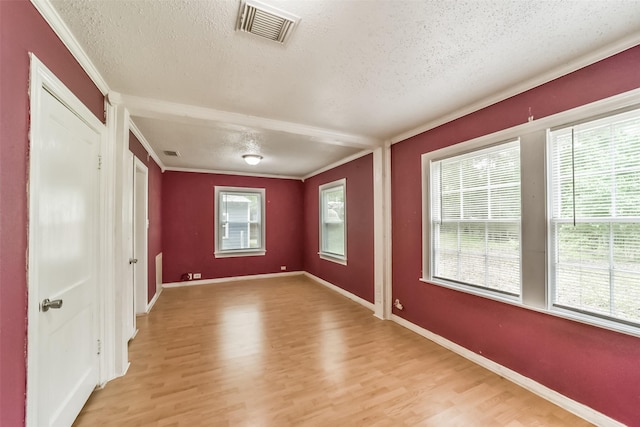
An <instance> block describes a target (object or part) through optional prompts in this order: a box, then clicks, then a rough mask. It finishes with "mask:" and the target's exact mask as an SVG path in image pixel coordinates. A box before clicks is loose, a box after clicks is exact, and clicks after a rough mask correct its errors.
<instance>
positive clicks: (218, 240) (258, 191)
mask: <svg viewBox="0 0 640 427" xmlns="http://www.w3.org/2000/svg"><path fill="white" fill-rule="evenodd" d="M225 193H246V194H250V195H258V196H259V197H260V243H261V245H260V247H259V248H242V249H222V240H226V239H227V238H228V236H229V231H228V229H229V227H228V226H227V227H224V225H223V224H222V223H221V222H220V220H221V217H222V215H221V214H220V209H221V206H222V203H221V197H222V195H223V194H225ZM265 199H266V190H265V189H264V188H253V187H228V186H219V185H216V186H215V187H214V209H213V211H214V238H213V240H214V257H215V258H231V257H243V256H263V255H266V253H267V249H266V247H267V245H266V228H267V227H266V208H265V206H266V203H265Z"/></svg>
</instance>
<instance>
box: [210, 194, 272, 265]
mask: <svg viewBox="0 0 640 427" xmlns="http://www.w3.org/2000/svg"><path fill="white" fill-rule="evenodd" d="M264 198H265V190H264V189H262V188H237V187H218V186H217V187H215V224H216V226H215V228H216V229H215V256H216V257H228V256H248V255H264V254H265V231H264V217H265V214H264Z"/></svg>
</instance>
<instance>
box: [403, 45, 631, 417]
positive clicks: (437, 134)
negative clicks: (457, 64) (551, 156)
mask: <svg viewBox="0 0 640 427" xmlns="http://www.w3.org/2000/svg"><path fill="white" fill-rule="evenodd" d="M638 87H640V46H636V47H634V48H632V49H629V50H627V51H625V52H623V53H620V54H618V55H615V56H613V57H611V58H608V59H606V60H604V61H601V62H598V63H596V64H593V65H591V66H588V67H585V68H583V69H581V70H578V71H576V72H574V73H571V74H569V75H566V76H564V77H561V78H559V79H556V80H554V81H551V82H549V83H547V84H544V85H541V86H539V87H537V88H534V89H532V90H529V91H527V92H524V93H522V94H520V95H517V96H514V97H512V98H509V99H507V100H505V101H502V102H500V103H497V104H495V105H492V106H490V107H487V108H484V109H482V110H480V111H477V112H475V113H472V114H469V115H467V116H465V117H462V118H460V119H458V120H455V121H452V122H450V123H447V124H445V125H442V126H440V127H438V128H435V129H433V130H430V131H428V132H425V133H423V134H420V135H417V136H415V137H413V138H411V139H408V140H406V141H403V142H401V143H398V144H395V145H393V147H392V157H391V158H392V206H393V207H392V216H393V222H392V223H393V225H392V227H393V228H392V232H393V298H394V299H395V298H399V299H400V300H401V301H402V303H403V305H404V311H402V312H398V311H397V310H395V309H394V313H395V314H397V315H399V316H402V317H404V318H405V319H407V320H409V321H411V322H413V323H415V324H417V325H420V326H422V327H424V328H426V329H428V330H430V331H433V332H435V333H436V334H438V335H441V336H443V337H445V338H447V339H449V340H451V341H453V342H456V343H458V344H460V345H462V346H464V347H466V348H468V349H470V350H472V351H474V352H476V353H478V354H482V355H483V356H485V357H488V358H489V359H492V360H494V361H496V362H498V363H500V364H501V365H504V366H507V367H509V368H511V369H513V370H515V371H517V372H520V373H521V374H523V375H525V376H527V377H529V378H532V379H534V380H536V381H538V382H540V383H542V384H544V385H546V386H548V387H550V388H552V389H554V390H557V391H558V392H560V393H562V394H564V395H565V396H568V397H570V398H572V399H574V400H576V401H578V402H581V403H584V404H585V405H587V406H590V407H592V408H594V409H596V410H598V411H600V412H602V413H604V414H606V415H608V416H610V417H612V418H614V419H617V420H619V421H621V422H623V423H627V424H629V425H640V412H639V409H638V408H640V388H639V384H640V339H638V338H634V337H632V336H628V335H623V334H619V333H615V332H610V331H607V330H605V329H601V328H597V327H593V326H587V325H584V324H580V323H577V322H573V321H569V320H565V319H560V318H557V317H554V316H551V315H547V314H542V313H538V312H534V311H531V310H528V309H523V308H520V307H516V306H512V305H508V304H504V303H500V302H496V301H492V300H489V299H485V298H481V297H476V296H472V295H469V294H465V293H462V292H457V291H454V290H450V289H446V288H442V287H439V286H435V285H429V284H425V283H422V282H420V281H418V278H419V277H421V276H422V271H421V267H422V259H421V258H422V246H421V245H422V242H421V229H422V219H421V203H422V195H421V191H422V190H421V171H420V156H421V154H422V153H426V152H429V151H432V150H435V149H438V148H441V147H445V146H448V145H452V144H455V143H458V142H462V141H466V140H468V139H471V138H475V137H478V136H480V135H485V134H488V133H492V132H495V131H498V130H501V129H505V128H508V127H512V126H515V125H518V124H522V123H525V122H526V121H527V116H528V115H529V108H531V112H532V114H533V115H534V117H535V118H540V117H543V116H548V115H551V114H554V113H558V112H560V111H564V110H567V109H570V108H573V107H576V106H580V105H583V104H586V103H589V102H592V101H596V100H599V99H602V98H605V97H608V96H612V95H616V94H619V93H622V92H625V91H628V90H631V89H635V88H638Z"/></svg>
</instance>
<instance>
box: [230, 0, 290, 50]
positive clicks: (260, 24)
mask: <svg viewBox="0 0 640 427" xmlns="http://www.w3.org/2000/svg"><path fill="white" fill-rule="evenodd" d="M299 20H300V18H299V17H297V16H295V15H292V14H290V13H287V12H284V11H282V10H279V9H276V8H275V7H271V6H269V5H266V4H263V3H260V2H257V1H254V0H245V1H241V2H240V11H239V12H238V22H237V25H236V30H240V31H244V32H246V33H251V34H255V35H256V36H260V37H264V38H266V39H269V40H273V41H275V42H278V43H281V44H285V43H286V42H287V40H288V39H289V37H291V33H292V32H293V29H294V28H295V26H296V24H297V23H298V21H299Z"/></svg>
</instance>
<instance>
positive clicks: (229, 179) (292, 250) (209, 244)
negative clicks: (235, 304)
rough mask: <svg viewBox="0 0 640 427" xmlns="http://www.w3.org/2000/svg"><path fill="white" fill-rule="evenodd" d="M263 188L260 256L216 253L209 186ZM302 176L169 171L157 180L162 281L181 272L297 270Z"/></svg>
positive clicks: (208, 275)
mask: <svg viewBox="0 0 640 427" xmlns="http://www.w3.org/2000/svg"><path fill="white" fill-rule="evenodd" d="M216 185H221V186H232V187H254V188H264V189H265V191H266V201H265V202H266V203H265V208H266V213H265V215H266V227H267V228H266V249H267V253H266V255H264V256H251V257H233V258H215V257H214V256H213V252H214V223H213V220H214V219H213V212H214V210H213V209H214V193H213V192H214V187H215V186H216ZM302 190H303V184H302V182H301V181H297V180H291V179H275V178H258V177H250V176H236V175H220V174H204V173H191V172H171V171H167V172H165V173H164V174H163V181H162V241H163V244H164V252H163V255H162V258H163V260H162V265H163V271H162V276H163V282H165V283H170V282H178V281H180V276H181V275H182V274H184V273H187V272H191V273H202V279H214V278H220V277H233V276H246V275H254V274H265V273H279V272H280V266H282V265H284V266H286V267H287V271H300V270H302V253H301V250H300V248H301V247H302V212H303V209H302Z"/></svg>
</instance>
